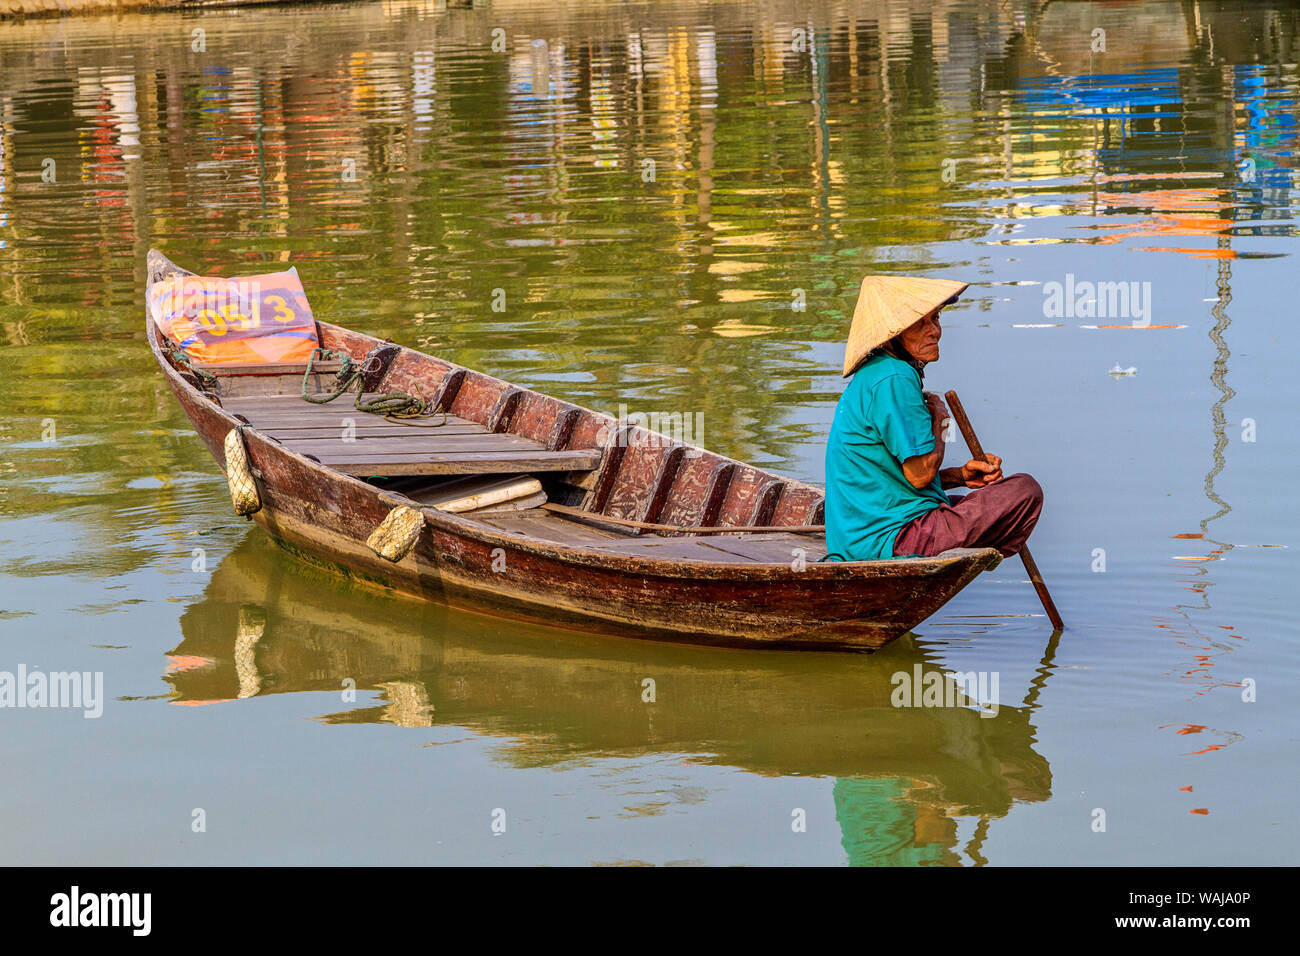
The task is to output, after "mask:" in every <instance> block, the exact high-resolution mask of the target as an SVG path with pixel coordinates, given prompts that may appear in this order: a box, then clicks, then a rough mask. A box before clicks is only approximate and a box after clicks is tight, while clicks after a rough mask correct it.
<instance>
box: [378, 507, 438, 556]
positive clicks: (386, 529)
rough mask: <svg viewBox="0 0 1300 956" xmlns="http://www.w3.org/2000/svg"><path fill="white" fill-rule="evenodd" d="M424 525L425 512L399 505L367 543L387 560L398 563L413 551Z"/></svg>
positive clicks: (389, 513)
mask: <svg viewBox="0 0 1300 956" xmlns="http://www.w3.org/2000/svg"><path fill="white" fill-rule="evenodd" d="M423 527H424V515H423V514H421V513H420V512H418V511H416V510H415V509H413V508H408V507H407V506H406V505H398V506H397V507H396V508H394V509H393V510H392V511H390V512H388V516H387V517H386V518H384V520H383V521H382V522H380V525H379V527H378V528H376V529H375V530H374V531H373V532H372V533H371V535H370V537H369V538H367V539H366V545H367V546H369V548H370V550H371V551H373V552H375V554H377V555H379V556H380V557H381V558H383V559H384V560H385V561H392V562H393V563H397V562H398V561H401V560H402V559H403V558H404V557H406V556H407V555H408V554H410V553H411V549H412V548H413V547H415V542H416V540H417V539H418V538H419V537H420V529H421V528H423Z"/></svg>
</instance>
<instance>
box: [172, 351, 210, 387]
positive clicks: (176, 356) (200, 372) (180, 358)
mask: <svg viewBox="0 0 1300 956" xmlns="http://www.w3.org/2000/svg"><path fill="white" fill-rule="evenodd" d="M167 345H168V348H167V351H168V354H170V355H171V357H172V360H173V361H175V362H179V363H180V364H181V365H184V366H185V367H186V368H188V369H189V370H190V371H191V372H193V373H194V375H195V377H196V378H198V380H199V382H200V384H202V383H203V382H205V381H206V382H207V383H208V384H210V385H216V384H217V377H216V376H215V375H213V374H212V373H211V372H209V371H208V370H207V369H203V368H199V367H198V366H197V365H195V364H194V363H193V362H192V361H190V357H189V356H188V355H187V354H185V350H184V349H178V348H173V347H172V346H171V343H170V342H169V343H167Z"/></svg>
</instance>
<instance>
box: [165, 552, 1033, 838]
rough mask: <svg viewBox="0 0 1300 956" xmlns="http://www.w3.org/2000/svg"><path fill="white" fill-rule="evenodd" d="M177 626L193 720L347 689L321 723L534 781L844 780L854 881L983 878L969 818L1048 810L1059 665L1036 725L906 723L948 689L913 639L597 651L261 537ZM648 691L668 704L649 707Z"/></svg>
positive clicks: (944, 711) (930, 719)
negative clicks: (929, 690) (882, 644)
mask: <svg viewBox="0 0 1300 956" xmlns="http://www.w3.org/2000/svg"><path fill="white" fill-rule="evenodd" d="M180 623H181V632H182V634H183V639H182V641H181V642H180V644H178V645H177V646H176V647H175V648H174V649H172V650H171V651H170V652H169V654H168V662H167V666H166V672H165V675H164V677H165V679H166V680H167V682H168V683H169V684H170V685H171V686H172V688H173V700H174V702H175V703H177V704H180V705H185V706H201V705H210V704H218V703H222V704H224V705H225V706H229V705H230V704H229V702H231V701H237V700H241V699H246V698H249V697H255V696H259V695H265V694H277V693H295V692H303V691H318V692H328V693H329V694H330V696H331V697H333V696H334V695H335V694H341V693H342V692H343V690H344V689H345V687H346V686H347V685H345V683H344V682H345V681H346V680H350V681H354V682H355V686H356V688H357V690H358V691H359V692H360V696H359V699H358V703H357V704H356V705H355V706H344V705H342V704H336V705H331V707H330V709H329V710H328V711H327V712H326V713H324V714H323V715H322V716H321V718H320V719H321V720H323V721H325V722H327V723H388V724H393V725H396V726H399V727H430V726H455V727H460V728H465V729H466V730H469V731H471V732H473V733H476V734H484V735H490V736H493V737H502V738H508V739H509V740H510V745H509V747H507V748H505V749H503V750H501V751H500V753H501V755H502V759H504V760H506V761H508V762H510V763H511V764H513V765H515V766H519V767H548V766H554V767H557V768H558V767H563V766H564V765H565V764H566V763H568V762H571V761H587V760H593V759H602V758H609V757H630V756H638V755H647V754H663V753H672V754H681V755H685V756H687V757H689V758H690V759H691V760H694V761H699V762H704V763H710V764H722V765H727V766H732V767H737V768H740V769H742V770H745V771H748V772H751V773H758V774H765V775H779V776H819V777H835V778H837V779H836V782H835V785H834V799H835V806H836V816H837V819H838V820H839V824H840V826H841V828H842V837H843V840H842V842H843V846H844V848H845V851H846V852H847V854H848V856H849V860H850V862H853V863H871V864H879V863H893V864H904V863H915V864H927V863H949V864H951V863H958V862H971V861H974V862H979V861H981V860H982V858H981V857H980V856H979V855H978V853H979V851H978V844H976V845H975V846H972V847H965V848H963V847H960V846H958V843H957V833H958V821H959V820H960V819H962V818H974V819H975V820H976V821H977V822H978V825H977V827H976V830H977V837H976V839H977V840H982V833H983V830H984V828H986V827H987V826H988V823H989V821H991V820H995V819H997V818H1000V817H1003V816H1005V815H1006V814H1007V812H1008V811H1009V810H1010V808H1011V806H1012V805H1013V803H1015V802H1037V801H1042V800H1046V799H1048V797H1050V795H1051V770H1050V768H1049V766H1048V763H1047V761H1046V760H1045V759H1044V758H1043V757H1042V756H1041V755H1040V754H1038V753H1037V752H1036V751H1035V750H1034V747H1033V745H1034V740H1035V728H1034V723H1033V720H1032V716H1033V711H1034V709H1035V708H1036V706H1037V697H1038V693H1039V691H1040V690H1041V688H1042V684H1043V682H1044V681H1045V680H1046V676H1047V674H1048V673H1049V672H1050V669H1051V660H1050V659H1051V653H1053V652H1054V646H1053V648H1052V649H1051V650H1049V655H1048V658H1047V659H1046V660H1045V661H1044V663H1043V666H1042V668H1040V674H1039V678H1038V679H1037V680H1036V681H1035V683H1034V685H1033V686H1032V687H1031V688H1030V689H1029V699H1028V701H1027V703H1026V705H1025V706H1009V704H1011V703H1013V702H1012V701H1008V700H1007V697H1012V696H1014V695H1016V694H1017V691H1016V690H1015V689H1014V688H1007V689H1005V691H1004V697H1003V703H1002V706H1001V707H1000V708H999V711H998V714H997V716H996V717H992V718H989V717H982V716H980V714H979V713H978V712H977V711H976V710H974V709H970V708H968V707H962V706H958V707H931V708H897V707H894V706H891V703H890V695H891V692H892V691H893V689H894V688H893V685H892V684H891V680H890V678H891V675H892V674H894V673H895V672H897V671H905V672H907V673H909V674H910V673H912V671H913V668H914V667H920V668H921V671H922V672H923V673H930V672H934V671H939V668H938V666H937V665H936V664H935V663H934V662H933V661H931V660H930V659H928V657H927V656H926V655H925V654H924V653H923V652H922V651H921V650H919V649H918V647H917V645H916V644H915V643H914V641H913V640H912V639H911V638H910V637H908V638H904V639H902V640H900V641H898V642H896V644H895V645H892V646H891V647H890V648H889V649H888V650H887V651H885V652H882V653H879V654H875V655H870V656H858V655H854V656H844V655H819V654H791V653H780V652H766V653H753V652H738V651H717V650H709V649H701V648H682V647H672V646H666V645H665V646H660V645H655V644H648V643H645V642H632V641H619V640H616V639H605V638H596V637H582V636H579V635H573V634H567V633H565V632H560V631H554V630H547V629H540V628H534V627H532V626H530V625H525V624H513V623H507V622H502V621H499V620H495V619H492V618H485V617H479V616H475V615H469V614H461V613H458V612H455V611H449V610H447V609H444V608H439V607H433V606H427V605H422V604H416V603H414V602H408V601H404V600H395V599H390V598H388V597H387V596H384V595H381V594H377V593H375V592H373V591H369V590H365V589H362V588H360V587H357V588H353V587H350V586H346V585H342V584H341V583H340V579H339V578H338V577H336V576H334V575H330V574H327V573H326V572H324V571H321V570H319V569H315V568H312V567H310V566H307V565H305V564H302V563H301V562H299V560H298V559H297V558H295V557H292V556H289V555H287V554H284V553H282V552H280V551H279V550H278V549H277V548H276V546H275V545H273V544H271V543H269V542H268V541H266V540H265V539H264V538H263V537H262V536H261V535H255V534H250V535H249V536H248V537H247V539H246V540H245V541H244V542H243V543H242V544H241V545H240V546H239V547H238V548H237V549H236V550H235V551H233V552H232V553H231V554H229V555H228V556H227V557H226V558H225V559H224V560H223V561H222V563H221V565H220V567H218V568H217V570H216V571H215V572H214V573H213V575H212V578H211V581H210V582H209V584H208V585H207V587H206V589H205V592H204V598H203V600H201V601H199V602H197V603H195V604H193V605H191V606H190V607H189V608H188V609H187V610H186V611H185V613H184V614H183V615H182V617H181V622H180ZM646 677H652V678H653V679H654V681H655V697H656V699H655V702H654V703H647V702H645V701H644V700H643V699H642V697H643V684H642V682H643V680H644V679H645V678H646ZM367 691H372V692H375V693H374V697H376V698H377V702H374V703H369V702H367V701H368V699H369V698H371V696H372V695H370V694H367V693H366V692H367ZM342 699H343V698H342V697H340V698H337V700H339V701H341V700H342ZM958 699H959V700H962V699H964V698H960V697H959V698H958ZM972 706H973V704H972Z"/></svg>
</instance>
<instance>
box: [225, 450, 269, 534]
mask: <svg viewBox="0 0 1300 956" xmlns="http://www.w3.org/2000/svg"><path fill="white" fill-rule="evenodd" d="M226 484H228V485H229V486H230V500H231V502H233V503H234V505H235V514H237V515H244V516H248V515H252V514H256V513H257V512H259V511H261V510H262V499H261V498H260V497H259V496H258V494H257V483H256V482H254V481H253V472H252V469H251V468H250V467H249V465H248V452H247V451H246V450H245V449H244V436H243V435H241V434H240V430H239V429H238V428H232V429H230V431H228V432H226Z"/></svg>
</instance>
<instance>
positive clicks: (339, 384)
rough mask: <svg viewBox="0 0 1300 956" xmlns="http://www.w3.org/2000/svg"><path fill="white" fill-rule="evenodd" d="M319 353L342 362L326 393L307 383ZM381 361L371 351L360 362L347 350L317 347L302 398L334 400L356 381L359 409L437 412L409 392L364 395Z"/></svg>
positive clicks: (404, 414)
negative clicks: (309, 388)
mask: <svg viewBox="0 0 1300 956" xmlns="http://www.w3.org/2000/svg"><path fill="white" fill-rule="evenodd" d="M317 356H320V358H321V359H322V360H323V361H326V362H329V361H332V360H334V359H338V360H339V362H340V363H341V365H340V367H339V370H338V372H336V373H335V377H334V391H332V392H330V393H328V394H326V395H309V394H307V384H308V383H309V382H310V381H311V373H312V366H314V365H315V363H316V357H317ZM372 363H375V364H372ZM377 363H378V359H377V357H375V356H374V353H373V352H367V353H366V356H365V358H363V359H362V360H361V361H360V362H358V361H357V360H356V359H354V358H353V357H352V356H351V355H349V354H348V353H346V352H335V351H334V350H332V349H324V348H320V349H314V350H313V351H312V353H311V356H310V357H309V358H308V359H307V371H306V372H304V373H303V376H302V397H303V399H304V400H305V401H308V402H311V403H312V404H313V405H324V404H325V403H326V402H332V401H334V399H336V398H338V397H339V396H340V395H342V394H343V393H344V392H346V391H348V390H349V389H350V388H351V387H352V386H353V385H354V384H355V385H356V386H357V400H356V408H357V411H359V412H368V413H370V414H372V415H383V416H384V417H385V418H425V417H428V416H431V415H433V414H434V411H433V409H431V408H429V405H428V403H427V402H426V401H425V400H424V399H422V398H420V397H419V396H418V395H412V394H410V393H409V392H387V393H385V394H383V395H376V396H374V397H373V398H365V397H363V396H364V394H365V393H364V388H365V384H364V383H365V378H364V376H365V375H366V374H367V373H370V372H375V371H378V365H377ZM444 418H445V416H444Z"/></svg>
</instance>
